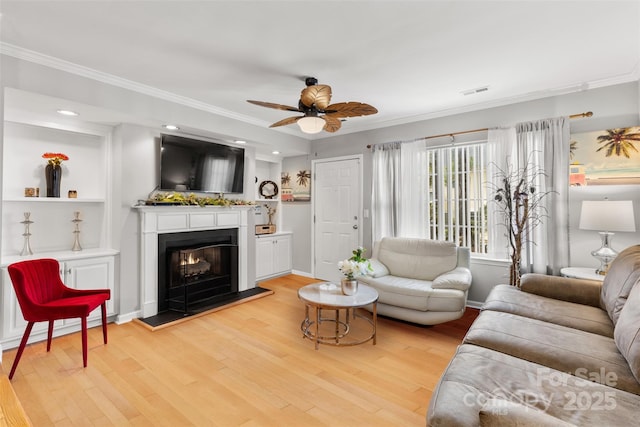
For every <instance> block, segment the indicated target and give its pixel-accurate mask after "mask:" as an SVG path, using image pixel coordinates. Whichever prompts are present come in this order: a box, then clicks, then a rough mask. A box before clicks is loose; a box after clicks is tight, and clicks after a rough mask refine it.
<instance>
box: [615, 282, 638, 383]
mask: <svg viewBox="0 0 640 427" xmlns="http://www.w3.org/2000/svg"><path fill="white" fill-rule="evenodd" d="M614 338H615V342H616V345H617V346H618V349H619V350H620V353H622V355H623V356H624V358H625V359H626V360H627V362H628V363H629V367H630V368H631V372H633V375H634V376H635V378H636V380H638V382H640V280H638V281H637V282H636V284H635V285H634V286H633V289H631V293H630V294H629V298H628V299H627V303H626V304H625V305H624V308H623V309H622V311H621V312H620V317H619V318H618V323H617V324H616V330H615V332H614Z"/></svg>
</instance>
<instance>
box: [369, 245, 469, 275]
mask: <svg viewBox="0 0 640 427" xmlns="http://www.w3.org/2000/svg"><path fill="white" fill-rule="evenodd" d="M376 258H377V259H379V260H380V262H382V263H383V264H384V265H385V266H386V267H387V268H388V269H389V272H390V273H391V274H392V275H394V276H400V277H407V278H410V279H418V280H429V281H431V280H433V279H435V278H436V277H438V276H439V275H441V274H442V273H445V272H447V271H451V270H453V269H454V268H456V265H457V263H458V255H457V248H456V245H455V243H453V242H443V241H439V240H426V239H414V238H401V237H393V238H389V237H385V238H383V239H382V240H381V241H380V242H378V247H377V248H376Z"/></svg>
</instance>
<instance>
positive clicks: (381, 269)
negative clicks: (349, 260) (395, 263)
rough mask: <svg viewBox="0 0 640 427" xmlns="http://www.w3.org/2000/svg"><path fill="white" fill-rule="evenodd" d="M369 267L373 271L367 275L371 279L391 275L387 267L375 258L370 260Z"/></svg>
mask: <svg viewBox="0 0 640 427" xmlns="http://www.w3.org/2000/svg"><path fill="white" fill-rule="evenodd" d="M368 261H369V265H371V271H370V272H369V273H368V274H367V276H370V277H382V276H386V275H388V274H389V269H388V268H387V266H386V265H384V264H383V263H381V262H380V261H378V260H377V259H375V258H370V259H369V260H368Z"/></svg>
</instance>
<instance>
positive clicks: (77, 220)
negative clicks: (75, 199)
mask: <svg viewBox="0 0 640 427" xmlns="http://www.w3.org/2000/svg"><path fill="white" fill-rule="evenodd" d="M71 222H73V224H74V227H75V228H74V230H73V234H74V235H75V238H74V239H73V247H72V248H71V250H72V251H75V252H77V251H81V250H82V246H80V223H81V222H82V220H81V219H80V212H79V211H75V212H74V213H73V219H72V220H71Z"/></svg>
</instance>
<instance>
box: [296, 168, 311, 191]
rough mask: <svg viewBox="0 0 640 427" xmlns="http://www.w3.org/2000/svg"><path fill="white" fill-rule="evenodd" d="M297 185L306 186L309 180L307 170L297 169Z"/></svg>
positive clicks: (309, 176) (309, 174)
mask: <svg viewBox="0 0 640 427" xmlns="http://www.w3.org/2000/svg"><path fill="white" fill-rule="evenodd" d="M296 177H297V178H298V179H297V182H298V185H299V186H301V187H306V186H307V185H308V184H309V180H310V179H311V173H310V172H309V171H308V170H302V171H299V172H298V174H297V175H296Z"/></svg>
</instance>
